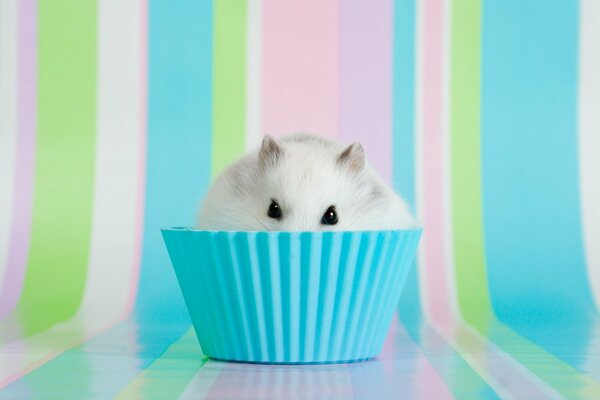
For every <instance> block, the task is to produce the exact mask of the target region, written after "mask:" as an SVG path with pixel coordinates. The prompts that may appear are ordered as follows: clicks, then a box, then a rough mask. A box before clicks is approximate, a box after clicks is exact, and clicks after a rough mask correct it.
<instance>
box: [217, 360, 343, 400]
mask: <svg viewBox="0 0 600 400" xmlns="http://www.w3.org/2000/svg"><path fill="white" fill-rule="evenodd" d="M249 393H251V394H252V398H254V399H344V398H346V399H350V398H352V393H353V390H352V382H351V379H350V375H349V374H348V369H347V367H346V366H345V365H319V366H314V367H312V368H303V367H300V366H294V365H277V366H274V365H240V364H227V365H226V366H225V367H224V368H223V369H222V370H221V371H220V373H219V375H218V377H217V379H216V380H215V381H214V383H213V384H212V385H211V388H210V391H209V393H208V395H207V396H206V397H207V398H216V399H240V398H244V397H247V396H248V394H249Z"/></svg>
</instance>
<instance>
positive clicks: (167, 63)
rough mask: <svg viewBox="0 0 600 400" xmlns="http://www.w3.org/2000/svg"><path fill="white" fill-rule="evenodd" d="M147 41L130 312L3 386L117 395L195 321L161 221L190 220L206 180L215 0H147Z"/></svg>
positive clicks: (169, 223) (53, 392) (16, 390)
mask: <svg viewBox="0 0 600 400" xmlns="http://www.w3.org/2000/svg"><path fill="white" fill-rule="evenodd" d="M148 51H149V76H148V78H149V81H148V96H149V103H148V116H149V118H148V136H147V157H146V159H147V166H146V197H145V218H144V237H143V239H144V242H143V250H142V270H141V276H140V285H139V291H138V297H137V302H136V306H135V310H134V315H133V318H129V319H128V320H126V321H124V322H122V323H119V324H117V325H115V326H114V327H112V328H111V329H109V330H108V331H106V332H104V333H102V334H100V335H97V336H96V337H94V338H93V339H91V340H89V341H87V342H86V343H85V344H84V345H80V346H77V347H74V348H73V349H71V350H68V351H66V352H64V353H62V354H61V355H59V356H57V357H56V358H54V359H53V360H51V361H49V362H48V363H46V364H45V365H43V366H42V367H40V368H38V369H36V370H35V371H33V372H31V373H30V374H28V375H27V376H25V377H24V378H23V379H21V380H19V381H17V382H15V383H13V384H12V385H9V386H8V387H7V388H5V389H4V391H3V394H6V395H8V394H9V393H13V394H15V395H17V394H19V395H23V394H26V393H29V394H31V395H35V396H38V397H39V396H51V395H56V396H60V397H64V398H82V397H86V396H89V394H90V393H92V392H93V393H95V394H96V395H98V396H101V397H112V396H113V395H115V394H116V393H117V392H119V391H120V390H121V389H122V388H124V387H125V386H127V385H128V384H129V383H130V382H131V380H132V379H134V378H135V377H136V376H137V374H139V373H140V371H142V370H143V369H145V368H146V367H147V366H148V365H150V363H152V361H154V360H155V359H156V358H158V357H159V356H160V355H161V354H162V353H163V352H164V351H165V350H166V349H167V347H168V346H169V345H171V344H172V343H173V342H174V341H175V340H177V339H178V338H179V337H180V336H181V335H183V334H184V332H185V330H186V329H187V328H188V327H189V324H190V322H189V316H188V314H187V311H186V310H185V307H184V305H183V300H182V297H181V295H180V290H179V287H178V286H177V282H176V279H175V274H174V272H173V270H172V267H171V263H170V261H169V258H168V255H167V252H166V248H165V245H164V243H163V241H162V237H161V234H160V228H161V227H165V226H167V227H168V226H174V225H179V226H182V225H192V224H193V223H194V219H195V216H196V212H197V208H198V206H199V201H200V199H201V196H202V194H203V193H204V191H205V190H206V188H207V186H208V184H209V180H210V148H211V146H210V133H211V113H212V107H211V95H212V94H211V90H212V88H211V85H212V83H211V82H212V3H211V2H206V1H201V0H196V1H188V2H177V3H171V2H163V1H158V0H151V1H150V2H149V49H148ZM115 229H118V227H115ZM107 290H108V291H109V290H110V288H107ZM75 328H76V327H75ZM132 340H133V343H132ZM115 348H117V349H120V350H119V352H120V353H119V354H118V355H117V354H115ZM90 349H93V350H94V351H90ZM106 354H110V355H111V356H110V357H109V358H110V360H108V359H107V358H106ZM198 356H199V355H194V354H189V355H186V357H192V358H195V357H198ZM107 360H108V361H107ZM67 381H68V382H67ZM176 395H177V394H174V396H176Z"/></svg>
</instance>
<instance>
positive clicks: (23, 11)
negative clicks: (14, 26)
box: [0, 0, 37, 318]
mask: <svg viewBox="0 0 600 400" xmlns="http://www.w3.org/2000/svg"><path fill="white" fill-rule="evenodd" d="M18 12H19V16H18V18H19V22H18V24H19V26H18V35H19V43H18V46H19V50H18V57H19V60H18V63H19V69H18V74H19V78H18V79H19V81H18V88H17V93H18V97H17V107H18V111H17V113H18V119H17V130H18V138H17V154H16V164H17V176H16V182H15V200H14V202H13V207H14V208H13V212H12V215H13V218H12V225H11V231H10V245H9V249H8V258H7V260H8V264H7V270H6V277H5V280H4V285H3V287H2V290H1V291H0V318H1V317H4V316H6V315H7V314H9V313H10V312H11V311H12V310H13V309H14V307H15V306H16V304H17V302H18V300H19V296H20V294H21V289H22V287H23V279H24V277H25V266H26V264H27V254H28V251H29V234H30V230H31V212H32V201H33V179H34V167H35V132H36V122H37V121H36V118H37V104H36V103H37V1H36V0H21V1H19V11H18Z"/></svg>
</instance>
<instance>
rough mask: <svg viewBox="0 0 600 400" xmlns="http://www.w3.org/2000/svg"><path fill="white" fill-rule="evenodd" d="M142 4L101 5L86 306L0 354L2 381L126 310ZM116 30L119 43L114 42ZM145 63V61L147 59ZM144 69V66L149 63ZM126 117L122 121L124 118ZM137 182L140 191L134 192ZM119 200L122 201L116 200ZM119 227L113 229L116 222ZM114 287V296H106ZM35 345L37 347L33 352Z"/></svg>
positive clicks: (135, 195)
mask: <svg viewBox="0 0 600 400" xmlns="http://www.w3.org/2000/svg"><path fill="white" fill-rule="evenodd" d="M144 8H145V3H144V2H143V1H138V2H131V3H128V4H127V5H126V6H125V5H123V4H120V2H119V1H115V0H108V1H103V2H102V3H101V4H100V5H99V7H98V58H99V62H98V82H99V85H98V86H99V91H98V118H97V121H98V123H97V141H96V159H95V162H96V165H95V180H94V181H95V184H94V200H93V203H94V210H93V216H92V219H93V222H92V235H91V250H90V260H89V265H88V274H87V277H86V288H85V291H84V298H83V301H82V305H81V307H80V308H79V310H78V312H77V314H76V316H75V317H74V318H72V319H70V320H68V321H66V322H65V323H64V324H62V325H59V326H55V327H52V328H51V329H49V330H47V331H44V332H42V333H39V334H37V335H33V336H30V337H27V338H25V339H22V340H19V341H16V342H13V343H11V344H9V345H7V346H5V347H3V348H1V349H0V351H2V352H5V353H6V354H7V357H6V358H7V360H6V363H3V362H2V363H0V386H4V385H6V384H8V383H10V382H12V381H14V380H16V379H18V378H20V377H21V376H22V375H24V374H25V373H27V372H30V370H32V369H33V368H37V367H39V366H40V365H42V364H43V363H45V362H47V361H49V360H50V359H51V358H53V357H55V356H56V355H58V354H60V353H61V352H62V351H64V350H66V349H68V348H70V347H73V346H75V345H76V344H79V343H81V342H82V341H83V340H86V339H89V338H90V337H91V336H92V335H94V334H96V333H98V331H100V330H102V329H105V328H107V327H108V326H109V325H111V324H113V323H115V322H116V321H117V320H118V319H119V318H121V317H122V316H123V315H124V313H125V312H126V311H127V309H128V307H129V303H130V297H131V296H132V295H133V293H134V292H135V291H134V290H132V286H133V281H134V280H135V279H136V277H135V275H136V273H137V269H138V264H139V260H138V255H139V252H138V242H139V240H140V234H141V232H140V229H141V221H140V220H139V214H140V213H139V212H138V210H143V205H142V204H140V191H141V190H142V187H141V184H142V182H143V179H142V178H143V169H141V167H142V165H141V163H140V159H141V158H142V157H141V155H142V150H143V148H144V146H143V136H145V132H143V131H142V127H143V124H142V123H141V122H142V121H141V117H142V116H144V113H143V109H144V105H145V101H144V99H145V96H144V95H143V94H144V90H143V89H142V86H145V79H144V80H142V79H139V77H140V76H142V77H143V76H144V75H145V74H144V73H143V72H142V60H144V58H143V57H142V55H144V54H145V51H144V50H142V51H138V52H136V51H132V49H135V48H136V47H139V44H140V41H141V36H142V34H143V33H145V32H143V31H142V26H143V25H144V24H143V21H142V18H145V13H143V12H142V10H143V9H144ZM114 35H118V36H119V37H120V38H121V40H119V41H114V40H111V39H112V38H113V37H114ZM144 64H145V63H144ZM144 67H145V65H144ZM123 113H125V115H128V116H129V117H128V118H121V116H122V115H124V114H123ZM136 186H137V189H136ZM114 199H119V201H118V202H115V201H114ZM117 226H118V227H119V229H115V227H117ZM106 288H110V290H111V296H110V297H107V296H106ZM32 349H38V350H36V351H32Z"/></svg>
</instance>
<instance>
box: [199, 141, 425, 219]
mask: <svg viewBox="0 0 600 400" xmlns="http://www.w3.org/2000/svg"><path fill="white" fill-rule="evenodd" d="M413 227H416V222H415V219H414V217H413V216H412V215H411V213H410V211H409V208H408V206H407V204H406V203H405V202H404V200H402V199H401V198H400V197H399V196H398V195H397V194H396V193H395V192H394V191H393V190H392V189H391V188H390V187H388V186H387V185H386V184H385V183H384V182H383V181H382V180H381V179H380V178H379V177H378V176H377V174H376V173H375V172H374V170H373V169H372V168H371V167H369V165H368V164H367V163H366V161H365V153H364V150H363V147H362V145H360V144H359V143H353V144H351V145H349V146H347V147H344V146H343V145H341V144H339V143H336V142H334V141H331V140H328V139H325V138H322V137H318V136H312V135H308V134H293V135H288V136H286V137H282V138H277V139H275V138H273V137H271V136H268V135H267V136H265V137H264V139H263V141H262V145H261V147H260V149H258V150H255V151H253V152H250V153H249V154H247V155H246V156H244V157H242V158H241V159H240V160H238V161H236V162H234V163H233V164H232V165H230V166H229V167H228V168H226V169H225V170H224V171H223V172H222V173H221V174H220V176H219V177H218V178H217V179H216V181H215V182H214V184H213V185H212V187H211V188H210V190H209V192H208V194H207V196H206V198H205V199H204V201H203V204H202V207H201V210H200V213H199V218H198V223H197V228H198V229H203V230H222V231H331V230H336V231H339V230H349V231H359V230H391V229H409V228H413Z"/></svg>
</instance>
